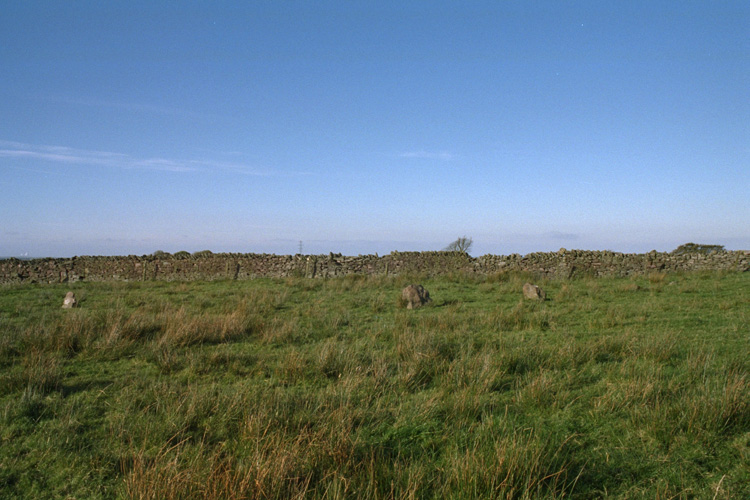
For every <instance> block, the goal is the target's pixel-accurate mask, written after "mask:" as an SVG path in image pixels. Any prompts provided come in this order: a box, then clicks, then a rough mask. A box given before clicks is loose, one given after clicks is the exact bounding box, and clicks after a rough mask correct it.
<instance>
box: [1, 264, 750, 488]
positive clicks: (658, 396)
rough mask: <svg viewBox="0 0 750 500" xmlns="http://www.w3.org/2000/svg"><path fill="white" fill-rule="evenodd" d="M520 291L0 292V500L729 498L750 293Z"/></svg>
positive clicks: (741, 460) (517, 284)
mask: <svg viewBox="0 0 750 500" xmlns="http://www.w3.org/2000/svg"><path fill="white" fill-rule="evenodd" d="M537 278H538V277H536V276H533V275H528V274H513V273H509V274H497V275H493V276H486V277H476V276H465V275H461V274H455V275H451V276H444V277H437V278H436V277H431V278H426V277H424V276H416V275H415V276H389V277H363V276H347V277H340V278H332V279H316V280H313V279H304V278H288V279H257V280H248V281H230V280H227V281H214V282H199V281H195V282H183V283H179V282H171V283H166V282H158V281H151V282H150V281H145V282H130V283H124V282H119V283H86V282H81V283H75V284H55V285H38V284H36V285H4V286H3V287H2V288H0V497H2V498H30V499H31V498H33V499H41V498H55V499H58V498H79V499H84V498H85V499H92V498H93V499H96V498H101V499H108V498H133V499H182V498H184V499H188V498H189V499H193V498H203V499H261V498H262V499H267V498H271V499H282V498H283V499H286V498H300V499H301V498H327V499H333V498H365V499H391V498H394V499H395V498H435V499H438V498H467V499H468V498H482V499H485V498H502V499H531V498H579V499H595V498H603V497H607V498H654V499H656V498H659V499H668V498H699V499H703V498H707V499H746V498H750V273H717V272H700V273H699V272H693V273H681V274H667V273H656V274H650V275H645V276H639V277H633V278H598V279H592V278H578V279H570V280H549V281H548V280H542V279H537ZM526 282H531V283H533V284H535V285H538V286H539V287H540V288H541V289H542V290H543V291H544V293H545V296H546V299H545V300H526V299H524V297H523V291H522V289H523V285H524V283H526ZM409 284H421V285H423V286H424V288H425V290H427V291H428V292H429V296H430V298H431V301H429V302H425V303H424V304H423V305H422V306H421V307H418V308H416V307H415V308H413V309H408V308H407V307H406V305H405V301H404V299H403V297H402V290H403V289H404V287H406V286H407V285H409ZM68 291H73V292H74V293H75V298H76V304H75V307H71V308H66V309H64V308H62V305H63V299H64V298H65V296H66V293H67V292H68Z"/></svg>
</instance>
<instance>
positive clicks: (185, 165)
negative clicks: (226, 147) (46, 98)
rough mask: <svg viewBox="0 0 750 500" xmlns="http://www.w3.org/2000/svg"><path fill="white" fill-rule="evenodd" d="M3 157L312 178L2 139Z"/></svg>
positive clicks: (239, 165)
mask: <svg viewBox="0 0 750 500" xmlns="http://www.w3.org/2000/svg"><path fill="white" fill-rule="evenodd" d="M0 158H16V159H31V160H39V161H44V162H47V163H53V164H55V163H57V164H67V165H89V166H99V167H108V168H119V169H135V170H151V171H162V172H208V171H212V170H213V171H216V170H222V171H227V172H232V173H235V174H243V175H254V176H262V177H270V176H299V175H309V174H308V173H307V172H276V171H273V170H270V169H258V168H254V167H251V166H249V165H245V164H242V163H228V162H217V161H212V160H204V159H197V160H195V159H194V160H183V159H174V158H158V157H157V158H138V157H134V156H130V155H127V154H123V153H114V152H109V151H92V150H86V149H76V148H69V147H65V146H48V145H34V144H24V143H19V142H12V141H3V140H0Z"/></svg>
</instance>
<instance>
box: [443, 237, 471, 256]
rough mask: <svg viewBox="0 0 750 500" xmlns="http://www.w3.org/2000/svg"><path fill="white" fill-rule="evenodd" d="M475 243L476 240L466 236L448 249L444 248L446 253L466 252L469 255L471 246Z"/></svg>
mask: <svg viewBox="0 0 750 500" xmlns="http://www.w3.org/2000/svg"><path fill="white" fill-rule="evenodd" d="M473 243H474V240H472V239H471V238H467V237H466V236H462V237H460V238H458V239H456V241H454V242H453V243H451V244H450V245H448V246H447V247H445V248H443V251H444V252H464V253H469V251H470V250H471V245H472V244H473Z"/></svg>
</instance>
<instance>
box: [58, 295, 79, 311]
mask: <svg viewBox="0 0 750 500" xmlns="http://www.w3.org/2000/svg"><path fill="white" fill-rule="evenodd" d="M77 306H78V301H77V300H76V294H74V293H73V292H68V293H66V294H65V299H63V305H62V308H63V309H70V308H72V307H77Z"/></svg>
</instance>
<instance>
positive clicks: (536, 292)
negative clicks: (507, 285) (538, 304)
mask: <svg viewBox="0 0 750 500" xmlns="http://www.w3.org/2000/svg"><path fill="white" fill-rule="evenodd" d="M523 296H524V298H527V299H532V300H545V299H546V298H547V294H546V293H544V290H542V289H541V288H539V287H538V286H536V285H532V284H531V283H524V284H523Z"/></svg>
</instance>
